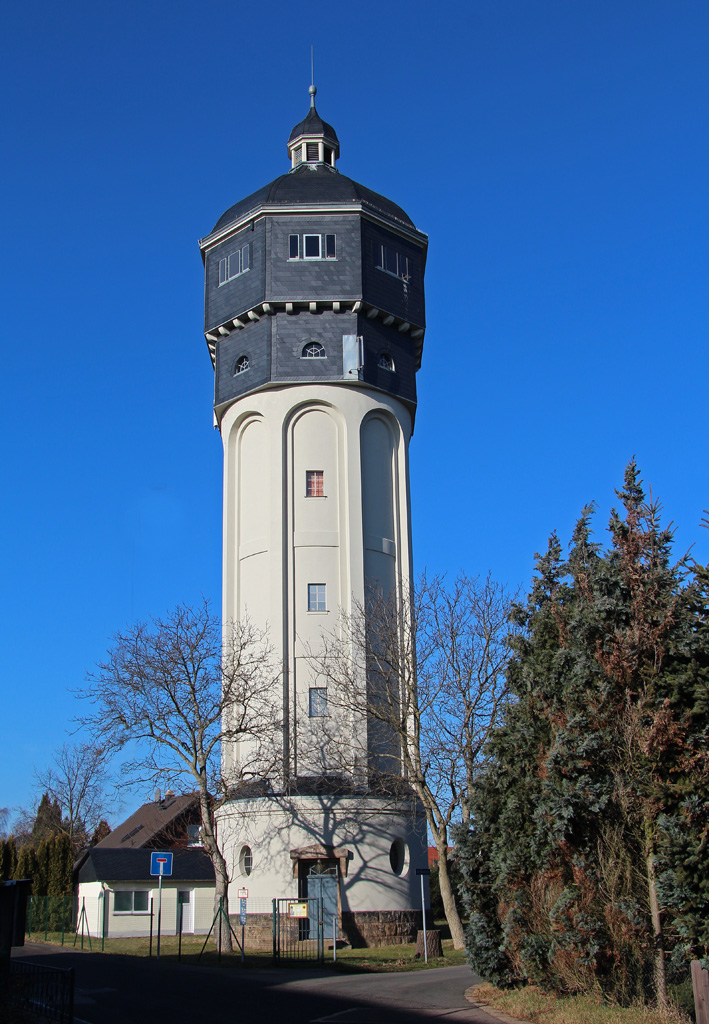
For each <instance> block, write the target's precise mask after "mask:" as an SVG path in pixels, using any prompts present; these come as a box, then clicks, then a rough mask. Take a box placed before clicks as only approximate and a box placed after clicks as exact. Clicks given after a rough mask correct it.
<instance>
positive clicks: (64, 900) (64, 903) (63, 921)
mask: <svg viewBox="0 0 709 1024" xmlns="http://www.w3.org/2000/svg"><path fill="white" fill-rule="evenodd" d="M65 926H66V893H64V895H63V896H62V946H63V945H64V928H65Z"/></svg>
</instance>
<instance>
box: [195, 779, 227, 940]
mask: <svg viewBox="0 0 709 1024" xmlns="http://www.w3.org/2000/svg"><path fill="white" fill-rule="evenodd" d="M199 807H200V812H201V816H202V842H203V843H204V847H205V849H206V851H207V853H208V854H209V858H210V860H211V862H212V867H213V868H214V915H215V917H216V915H217V913H218V911H219V907H220V906H221V907H222V909H223V911H224V914H225V915H226V918H225V917H224V916H223V915H222V914H219V917H217V920H216V924H215V926H214V941H215V944H216V946H217V948H218V949H221V951H222V953H233V952H234V947H233V945H232V941H231V928H230V927H229V924H228V922H229V873H228V871H227V866H226V861H225V860H224V857H223V856H222V851H221V850H220V849H219V846H218V844H217V840H216V837H215V835H214V826H213V819H212V813H211V808H210V806H209V795H208V794H207V793H206V791H205V792H202V787H201V786H200V794H199Z"/></svg>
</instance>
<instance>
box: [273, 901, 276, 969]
mask: <svg viewBox="0 0 709 1024" xmlns="http://www.w3.org/2000/svg"><path fill="white" fill-rule="evenodd" d="M273 959H274V960H275V959H276V901H275V900H274V901H273Z"/></svg>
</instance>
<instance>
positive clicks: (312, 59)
mask: <svg viewBox="0 0 709 1024" xmlns="http://www.w3.org/2000/svg"><path fill="white" fill-rule="evenodd" d="M314 50H315V47H314V46H311V47H310V88H309V89H308V92H309V93H310V106H311V108H312V109H313V110H314V109H315V94H316V92H317V91H318V90H317V89H316V88H315V55H314Z"/></svg>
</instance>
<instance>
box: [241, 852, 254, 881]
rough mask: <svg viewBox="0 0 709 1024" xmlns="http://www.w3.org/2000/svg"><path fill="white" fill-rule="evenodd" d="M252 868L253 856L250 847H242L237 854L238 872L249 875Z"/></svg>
mask: <svg viewBox="0 0 709 1024" xmlns="http://www.w3.org/2000/svg"><path fill="white" fill-rule="evenodd" d="M253 866H254V855H253V853H252V852H251V847H250V846H242V847H241V852H240V853H239V870H240V871H241V874H242V875H250V874H251V870H252V868H253Z"/></svg>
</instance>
